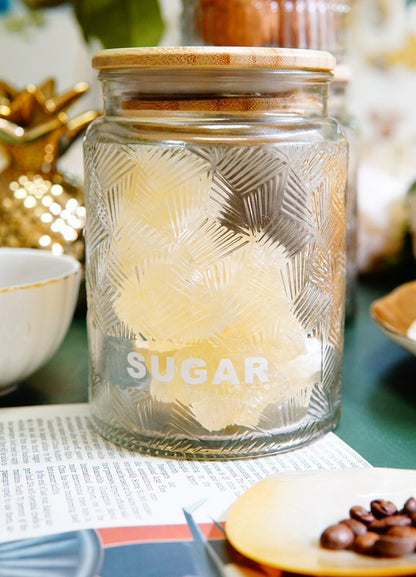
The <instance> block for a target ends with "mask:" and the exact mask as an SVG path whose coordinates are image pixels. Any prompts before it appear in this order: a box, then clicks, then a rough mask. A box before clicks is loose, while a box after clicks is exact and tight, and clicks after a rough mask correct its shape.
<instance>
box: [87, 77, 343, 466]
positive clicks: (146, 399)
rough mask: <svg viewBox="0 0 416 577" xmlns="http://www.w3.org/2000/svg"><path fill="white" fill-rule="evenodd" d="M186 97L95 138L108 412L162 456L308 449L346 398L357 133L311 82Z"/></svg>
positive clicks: (90, 200)
mask: <svg viewBox="0 0 416 577" xmlns="http://www.w3.org/2000/svg"><path fill="white" fill-rule="evenodd" d="M258 89H259V86H257V87H256V94H257V96H258ZM287 89H288V86H287V85H286V86H284V87H283V90H282V94H280V95H278V96H277V98H276V99H274V104H275V105H276V102H277V101H279V102H280V104H282V103H283V102H285V101H286V99H287ZM296 94H299V95H300V94H302V95H303V96H302V97H301V98H300V101H302V100H304V96H305V94H304V93H303V92H302V90H300V91H299V90H298V91H297V92H296ZM308 94H309V95H310V91H309V92H308ZM283 95H285V96H283ZM109 96H110V97H111V96H112V97H114V93H113V91H112V90H111V87H110V90H109ZM257 96H256V98H257ZM275 96H276V95H275ZM172 98H173V97H172V96H169V100H168V102H169V105H166V100H164V99H160V98H156V101H157V102H158V106H157V111H155V107H156V105H155V100H154V99H153V100H152V103H151V104H149V102H150V101H149V98H147V99H143V98H135V99H129V100H128V101H129V105H128V111H127V112H125V113H124V115H118V116H115V115H112V116H108V115H107V116H105V117H103V118H102V119H99V120H98V121H95V122H94V123H93V124H92V125H91V126H90V129H89V131H88V134H87V137H86V141H85V174H86V207H87V227H86V247H87V250H86V252H87V258H86V278H87V294H88V336H89V351H90V403H91V410H92V419H93V422H94V424H95V426H96V428H97V429H98V431H99V432H100V433H102V434H103V435H104V436H105V437H107V438H109V439H111V440H112V441H114V442H116V443H119V444H121V445H124V446H127V447H129V448H132V449H137V450H141V451H145V452H149V453H151V454H163V455H171V456H176V457H186V458H241V457H248V456H257V455H263V454H271V453H275V452H278V451H281V450H287V449H290V448H294V447H297V446H299V445H302V444H304V443H306V442H309V441H311V440H313V439H315V438H316V437H317V436H319V435H321V434H323V433H324V432H325V431H328V430H330V429H332V428H333V427H334V426H335V424H336V422H337V420H338V417H339V411H340V387H341V363H342V347H343V318H344V289H345V277H344V273H345V254H344V252H345V214H344V195H345V180H346V155H347V151H346V143H345V140H344V138H343V136H342V134H341V133H340V131H339V129H338V125H337V124H336V122H335V121H333V120H329V119H328V118H327V117H325V116H324V115H323V114H322V110H321V111H320V113H317V114H311V113H310V110H309V111H308V113H307V114H306V116H304V117H302V116H300V115H299V114H298V113H296V112H293V110H294V108H293V107H295V108H296V103H295V100H296V99H295V98H292V99H291V100H292V104H291V105H290V106H291V110H290V111H289V113H288V112H287V110H285V109H284V108H283V109H274V110H273V111H270V109H269V108H270V106H271V104H270V102H269V103H268V104H266V108H267V112H264V111H259V110H258V109H259V107H260V108H262V106H263V107H264V102H263V104H262V106H260V104H259V103H257V105H256V106H254V108H255V109H256V111H255V112H253V111H252V108H253V101H252V98H251V104H250V105H249V106H247V107H246V108H249V109H250V111H249V112H241V108H244V105H243V106H242V102H241V101H238V99H240V100H241V99H242V100H244V99H245V98H246V96H244V95H242V94H239V95H237V96H234V97H230V95H229V93H227V97H225V93H222V94H217V95H216V104H215V108H216V109H218V106H219V103H220V102H221V103H223V104H222V105H223V107H226V108H227V111H226V112H224V111H222V112H221V113H218V111H217V110H216V111H212V102H213V99H212V98H209V99H208V100H209V104H208V103H207V102H206V100H204V99H202V100H201V99H200V98H196V97H195V95H193V96H192V98H190V99H188V98H187V99H185V101H184V100H183V98H179V100H178V103H177V104H178V106H177V107H176V108H178V107H179V111H178V110H174V108H175V107H174V106H173V105H172V102H173V100H172ZM110 100H111V98H110ZM119 100H120V99H119V97H114V98H113V101H112V104H110V105H109V107H108V110H109V111H110V112H112V113H114V111H115V110H116V109H117V106H118V104H117V103H119ZM267 100H270V94H268V95H267ZM309 100H310V99H309V98H308V102H309ZM224 101H225V102H226V103H227V104H226V105H225V104H224ZM318 101H320V99H317V102H318ZM132 102H133V104H132ZM144 102H145V104H144ZM196 102H197V104H196ZM204 102H205V103H206V107H205V105H204ZM195 106H197V108H198V110H195ZM167 107H168V108H169V110H166V108H167ZM184 107H185V108H188V110H186V111H183V108H184ZM121 108H123V107H121ZM143 108H145V110H143ZM124 110H126V107H124Z"/></svg>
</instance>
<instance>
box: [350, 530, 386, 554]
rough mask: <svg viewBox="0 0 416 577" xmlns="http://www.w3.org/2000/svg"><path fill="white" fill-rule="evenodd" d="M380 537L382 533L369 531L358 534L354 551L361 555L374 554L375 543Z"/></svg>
mask: <svg viewBox="0 0 416 577" xmlns="http://www.w3.org/2000/svg"><path fill="white" fill-rule="evenodd" d="M379 539H380V535H378V534H377V533H373V532H372V531H367V532H366V533H363V534H362V535H357V537H356V538H355V540H354V551H356V552H357V553H360V554H361V555H372V554H373V550H374V543H375V542H376V541H378V540H379Z"/></svg>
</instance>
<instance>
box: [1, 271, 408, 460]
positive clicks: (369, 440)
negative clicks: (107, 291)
mask: <svg viewBox="0 0 416 577" xmlns="http://www.w3.org/2000/svg"><path fill="white" fill-rule="evenodd" d="M415 277H416V274H415V270H414V268H413V266H412V267H406V268H405V269H403V268H402V269H400V270H391V271H389V272H388V273H386V274H383V275H378V276H375V277H373V278H366V279H364V280H363V279H361V280H360V282H359V284H358V291H357V313H356V315H355V318H354V319H353V320H352V321H350V322H349V323H348V324H347V326H346V330H345V348H344V373H343V391H342V400H343V409H342V414H341V420H340V422H339V424H338V426H337V428H336V429H335V432H336V434H337V435H339V437H340V438H341V439H343V440H344V441H345V442H346V443H348V444H349V445H350V446H351V447H353V448H354V449H355V450H356V451H357V452H358V453H360V454H361V455H362V456H363V457H364V458H365V459H367V460H368V461H369V462H370V463H371V464H372V465H374V466H378V467H400V468H411V469H416V357H414V356H413V355H411V353H409V352H407V351H405V350H403V349H402V348H400V347H399V346H398V345H396V344H395V343H393V342H392V341H391V340H390V339H389V338H388V337H387V336H385V335H384V334H383V333H382V332H381V331H380V329H379V328H378V327H377V326H376V325H375V324H374V322H373V321H372V320H371V318H370V315H369V306H370V304H371V302H372V301H373V300H375V299H376V298H378V297H380V296H383V295H385V294H387V293H388V292H389V291H390V290H392V289H393V288H395V287H396V286H398V285H399V284H401V283H402V282H405V281H407V280H412V279H413V278H415ZM87 400H88V351H87V334H86V326H85V313H84V312H83V311H81V312H78V313H77V314H76V316H75V318H74V320H73V322H72V324H71V327H70V329H69V331H68V334H67V336H66V338H65V340H64V342H63V344H62V345H61V347H60V348H59V350H58V351H57V352H56V354H55V355H54V356H53V358H52V359H51V360H50V361H49V362H48V363H47V364H46V365H44V366H43V367H42V368H41V369H39V370H38V371H37V372H36V373H35V374H33V375H32V376H31V377H30V378H28V379H27V380H26V381H25V382H23V383H20V385H19V387H18V388H17V389H16V390H15V391H14V392H12V393H10V394H8V395H6V396H3V397H0V407H12V406H14V407H16V406H23V405H25V406H27V405H42V404H60V403H80V402H85V401H87Z"/></svg>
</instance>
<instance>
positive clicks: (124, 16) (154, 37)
mask: <svg viewBox="0 0 416 577" xmlns="http://www.w3.org/2000/svg"><path fill="white" fill-rule="evenodd" d="M72 4H73V7H74V11H75V16H76V18H77V20H78V23H79V25H80V27H81V30H82V32H83V34H84V37H85V39H86V40H87V41H89V40H90V39H91V38H98V40H100V41H101V43H102V45H103V46H104V48H125V47H129V46H155V45H157V44H158V43H159V41H160V38H161V36H162V34H163V30H164V22H163V18H162V14H161V10H160V5H159V2H158V0H72Z"/></svg>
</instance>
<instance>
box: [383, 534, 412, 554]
mask: <svg viewBox="0 0 416 577" xmlns="http://www.w3.org/2000/svg"><path fill="white" fill-rule="evenodd" d="M414 549H415V542H414V539H413V538H412V537H396V536H395V535H388V534H387V535H382V536H381V537H380V539H378V540H377V541H376V542H375V543H374V553H376V554H377V555H379V556H380V557H401V556H402V555H407V554H408V553H412V551H414Z"/></svg>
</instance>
